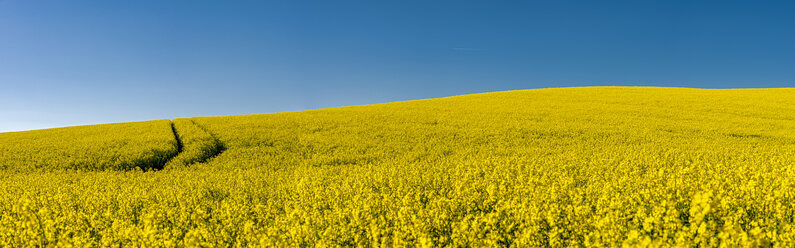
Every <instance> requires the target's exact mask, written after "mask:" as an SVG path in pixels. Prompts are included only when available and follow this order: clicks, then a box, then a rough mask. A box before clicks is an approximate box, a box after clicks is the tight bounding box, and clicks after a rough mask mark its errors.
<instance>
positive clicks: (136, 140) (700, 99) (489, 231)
mask: <svg viewBox="0 0 795 248" xmlns="http://www.w3.org/2000/svg"><path fill="white" fill-rule="evenodd" d="M172 126H173V130H172ZM177 138H179V139H177ZM161 167H162V168H163V169H160V168H161ZM0 168H3V170H2V171H0V246H2V247H6V246H7V247H20V246H35V245H40V246H49V245H69V244H72V245H77V246H119V247H121V246H191V247H195V246H304V247H305V246H340V245H342V246H350V245H354V246H379V247H384V246H385V247H395V246H397V247H411V246H440V247H441V246H449V247H459V246H472V247H479V246H516V247H549V246H551V247H567V246H587V247H602V246H620V245H627V246H648V245H650V246H663V247H669V246H682V247H692V246H701V247H715V246H727V247H736V246H767V245H771V246H776V247H792V246H795V227H794V226H793V224H795V199H794V198H795V89H737V90H707V89H686V88H654V87H584V88H557V89H537V90H522V91H507V92H495V93H485V94H474V95H464V96H456V97H447V98H439V99H428V100H417V101H406V102H395V103H387V104H377V105H367V106H353V107H342V108H331V109H320V110H310V111H301V112H288V113H276V114H262V115H245V116H228V117H197V118H190V119H177V120H174V121H173V122H172V123H169V121H167V120H162V121H150V122H138V123H121V124H108V125H96V126H83V127H71V128H59V129H48V130H38V131H27V132H15V133H3V134H0Z"/></svg>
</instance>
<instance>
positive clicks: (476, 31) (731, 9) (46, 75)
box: [0, 0, 795, 132]
mask: <svg viewBox="0 0 795 248" xmlns="http://www.w3.org/2000/svg"><path fill="white" fill-rule="evenodd" d="M792 13H795V4H793V3H788V2H786V1H781V2H772V1H742V2H741V1H532V2H524V1H521V2H520V1H504V2H503V1H499V2H498V1H389V2H387V1H148V0H147V1H44V0H42V1H22V0H0V132H7V131H18V130H30V129H40V128H49V127H60V126H71V125H83V124H98V123H109V122H126V121H141V120H152V119H170V118H176V117H192V116H217V115H235V114H257V113H271V112H283V111H296V110H304V109H313V108H324V107H335V106H347V105H359V104H373V103H382V102H390V101H400V100H411V99H422V98H431V97H444V96H451V95H460V94H469V93H480V92H489V91H501V90H515V89H532V88H548V87H564V86H595V85H643V86H677V87H696V88H760V87H765V88H767V87H793V86H795V45H793V44H795V32H793V30H795V15H792Z"/></svg>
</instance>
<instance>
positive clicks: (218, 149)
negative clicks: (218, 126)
mask: <svg viewBox="0 0 795 248" xmlns="http://www.w3.org/2000/svg"><path fill="white" fill-rule="evenodd" d="M187 121H190V123H191V124H192V125H194V126H195V127H196V128H198V129H199V130H201V131H202V132H204V133H205V134H206V135H208V136H209V137H210V138H211V139H212V142H213V145H212V146H213V148H214V149H209V150H208V151H209V152H210V153H209V154H207V153H204V154H194V155H199V156H201V157H200V158H199V159H197V160H194V161H193V162H185V164H182V165H188V164H193V163H204V162H207V161H209V160H210V159H212V158H214V157H216V156H218V155H219V154H221V153H223V152H224V151H226V144H224V143H223V142H221V141H220V140H219V139H218V138H217V137H216V136H215V134H213V133H211V132H209V131H207V128H205V127H204V126H202V125H199V124H198V123H196V122H195V121H193V120H190V119H187ZM177 129H178V128H177V125H175V124H174V121H173V120H172V121H171V132H172V133H173V134H174V139H175V140H176V141H177V152H176V153H175V154H173V155H172V156H170V157H168V158H167V159H165V160H164V161H163V162H162V163H157V164H151V166H149V167H148V168H144V169H150V170H154V171H159V170H162V169H164V168H165V167H166V166H174V165H173V164H172V163H174V164H181V162H183V161H179V160H185V159H188V160H190V159H191V158H189V157H190V156H191V155H189V154H184V153H185V152H186V147H185V146H186V145H188V146H191V145H195V144H193V143H191V142H190V141H191V140H190V138H188V140H187V141H186V140H183V139H184V137H181V135H180V132H178V131H177ZM183 135H186V132H184V130H183ZM194 141H195V140H194ZM186 142H187V143H189V144H186ZM188 150H190V149H188ZM181 156H189V157H185V158H183V157H181ZM178 159H179V160H178Z"/></svg>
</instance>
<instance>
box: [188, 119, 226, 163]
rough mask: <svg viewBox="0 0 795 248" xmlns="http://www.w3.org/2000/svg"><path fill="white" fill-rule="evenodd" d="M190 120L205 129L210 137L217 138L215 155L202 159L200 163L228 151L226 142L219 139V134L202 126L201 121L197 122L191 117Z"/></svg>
mask: <svg viewBox="0 0 795 248" xmlns="http://www.w3.org/2000/svg"><path fill="white" fill-rule="evenodd" d="M189 120H190V122H191V123H193V125H196V126H197V127H199V128H200V129H201V130H202V131H204V132H205V133H207V134H208V135H210V137H212V138H213V139H214V140H215V144H216V145H217V149H215V154H213V155H210V156H209V157H207V159H204V160H203V161H201V162H200V163H204V162H207V161H210V160H211V159H213V158H215V157H217V156H218V155H221V153H224V152H225V151H226V148H227V147H226V144H224V142H221V140H220V139H218V137H217V136H215V134H213V133H212V132H210V131H209V130H207V128H205V127H204V126H202V125H199V123H196V121H194V120H192V119H189Z"/></svg>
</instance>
